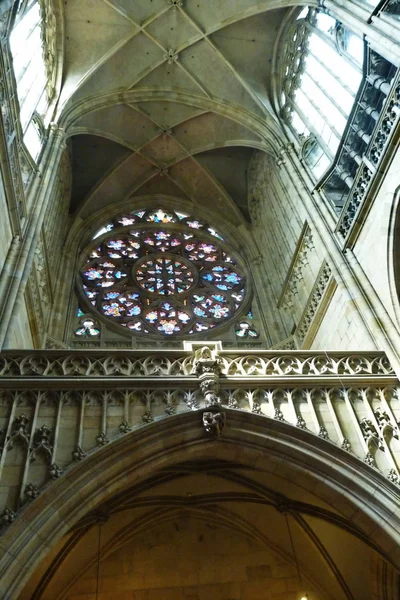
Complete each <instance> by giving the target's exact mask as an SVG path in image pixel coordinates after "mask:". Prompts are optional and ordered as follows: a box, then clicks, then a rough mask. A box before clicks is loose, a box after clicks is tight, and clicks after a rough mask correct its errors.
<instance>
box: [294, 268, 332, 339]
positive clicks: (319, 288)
mask: <svg viewBox="0 0 400 600" xmlns="http://www.w3.org/2000/svg"><path fill="white" fill-rule="evenodd" d="M331 277H332V269H331V268H330V266H329V265H328V263H324V265H323V266H322V268H321V270H320V273H319V276H318V278H317V281H316V284H315V285H314V289H313V291H312V292H311V295H310V298H309V300H308V302H307V306H306V308H305V310H304V312H303V315H302V317H301V320H300V323H299V325H298V327H297V329H296V337H297V339H298V340H299V342H300V343H303V342H304V340H305V338H306V337H307V334H308V332H309V330H310V328H311V325H312V323H313V320H314V317H315V315H316V314H317V312H318V309H319V307H320V304H321V301H322V299H323V297H324V294H325V291H326V289H327V287H328V284H329V282H330V280H331Z"/></svg>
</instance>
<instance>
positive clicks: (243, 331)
mask: <svg viewBox="0 0 400 600" xmlns="http://www.w3.org/2000/svg"><path fill="white" fill-rule="evenodd" d="M235 333H236V336H237V337H238V338H258V337H259V334H258V332H257V331H256V330H255V329H254V328H253V327H251V326H250V325H249V323H246V322H245V321H242V322H241V323H238V325H237V327H236V329H235Z"/></svg>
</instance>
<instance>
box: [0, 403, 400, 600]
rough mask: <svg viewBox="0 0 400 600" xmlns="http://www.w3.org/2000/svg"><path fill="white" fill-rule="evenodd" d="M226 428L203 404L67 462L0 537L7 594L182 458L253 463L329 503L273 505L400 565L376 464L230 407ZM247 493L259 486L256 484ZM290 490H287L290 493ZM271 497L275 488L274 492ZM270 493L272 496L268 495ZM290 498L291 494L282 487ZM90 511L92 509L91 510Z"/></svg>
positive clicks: (392, 516)
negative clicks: (309, 517) (208, 422)
mask: <svg viewBox="0 0 400 600" xmlns="http://www.w3.org/2000/svg"><path fill="white" fill-rule="evenodd" d="M227 423H228V424H227V428H226V430H225V433H224V436H223V437H222V438H220V439H212V438H211V439H210V438H209V437H208V436H207V434H206V433H205V432H204V430H203V427H202V424H201V412H199V411H195V412H188V413H184V414H180V415H176V416H172V417H169V418H168V419H164V420H162V421H158V422H154V423H152V424H150V425H147V426H145V427H142V428H139V429H138V430H136V431H135V432H132V433H129V434H127V435H124V436H122V437H120V438H118V439H116V440H115V441H113V442H111V443H110V444H108V445H107V446H105V447H104V448H102V449H100V450H98V451H96V452H95V453H93V454H91V455H89V456H88V457H87V458H86V459H85V460H83V461H81V462H80V463H79V464H77V465H75V466H74V467H72V468H71V469H70V470H69V471H67V472H66V473H65V475H64V476H62V477H61V478H60V479H58V480H57V481H56V482H53V483H51V484H50V485H49V487H48V488H47V489H46V490H45V491H44V492H43V494H42V495H41V496H40V497H39V498H38V499H37V500H35V501H33V502H32V503H30V504H28V505H26V506H25V508H24V509H23V511H22V512H21V513H20V516H19V517H18V519H17V520H16V522H15V523H13V524H12V525H11V526H10V527H9V528H8V530H6V531H5V533H4V536H3V538H2V540H1V548H2V550H3V555H2V558H1V559H0V578H1V581H2V589H3V594H4V597H5V598H17V597H18V595H19V594H20V593H21V591H22V589H23V588H24V586H25V585H26V583H27V581H28V580H29V577H30V575H31V574H32V573H34V572H35V570H36V569H37V567H38V565H39V564H40V563H41V561H42V560H43V559H44V558H45V557H46V555H48V553H49V551H50V550H51V549H52V547H54V545H55V544H56V543H57V542H58V541H59V540H60V539H61V538H62V536H64V535H65V534H67V533H68V532H69V531H70V530H71V529H73V528H76V526H77V524H78V522H79V521H81V520H82V519H84V518H85V517H86V518H87V517H88V516H89V522H90V514H92V515H93V511H96V510H97V511H98V510H99V509H101V506H102V505H104V504H105V503H107V502H108V503H110V502H112V501H113V498H115V497H117V496H118V494H122V493H124V490H126V489H127V488H129V487H130V486H132V485H136V486H138V485H140V484H142V483H143V482H146V480H147V484H146V485H149V482H150V483H151V482H153V483H154V481H155V480H157V477H158V476H159V475H158V474H159V472H160V470H164V472H166V471H168V470H171V468H173V467H174V466H176V465H178V464H180V463H182V461H184V462H185V463H191V464H193V463H196V462H197V463H199V462H201V461H203V462H205V461H206V462H208V463H210V464H211V465H215V464H216V463H217V462H218V461H226V462H229V463H234V464H236V465H239V466H242V467H252V468H255V469H258V470H259V471H263V472H265V473H270V474H271V476H272V474H274V473H277V472H278V473H279V477H280V478H281V479H282V480H284V481H286V482H287V483H286V484H288V483H289V482H290V486H291V487H290V491H291V490H293V494H294V493H295V490H296V488H297V487H298V488H299V489H300V488H301V489H306V490H308V491H309V492H311V493H312V494H314V496H315V497H316V498H318V499H319V501H321V502H325V503H327V504H329V509H323V508H321V507H318V506H314V507H313V508H311V509H310V508H307V506H306V505H304V503H300V504H299V503H298V502H297V501H296V499H294V500H293V498H292V499H290V498H289V500H291V501H290V502H289V503H288V502H287V500H288V498H285V497H282V494H279V493H278V494H277V495H276V498H275V502H278V501H280V504H278V503H277V505H276V508H277V509H278V510H280V511H289V512H291V513H293V514H297V513H301V512H303V513H305V514H307V511H310V510H311V512H312V513H313V518H317V519H321V520H323V521H324V520H325V521H327V522H328V521H329V522H331V523H334V524H335V525H337V526H338V527H339V528H340V529H341V530H343V531H345V530H347V532H348V533H351V534H352V535H353V536H356V537H357V538H358V539H360V540H362V541H364V542H365V543H367V544H368V545H369V546H370V547H371V548H373V549H374V550H375V552H377V553H378V554H379V555H380V556H382V557H383V558H384V559H385V560H386V561H387V562H388V563H389V564H391V565H393V567H394V568H395V569H399V567H400V550H399V531H400V523H399V515H398V496H397V493H396V489H395V487H394V486H393V485H392V484H391V483H390V482H388V481H387V480H386V479H385V478H384V477H383V476H382V475H380V474H379V473H378V472H376V473H375V471H373V470H371V469H370V468H368V467H367V466H363V465H362V463H360V461H359V460H358V459H357V458H356V457H354V456H352V455H350V454H349V453H346V452H345V451H343V450H341V449H340V448H337V447H335V446H334V445H333V444H331V443H329V442H326V441H324V440H321V439H318V438H315V437H314V436H313V437H312V440H313V444H312V445H311V444H310V440H311V438H310V434H309V433H308V432H306V431H303V430H298V429H294V428H293V427H290V426H289V425H287V424H285V423H282V422H279V421H273V420H270V419H265V420H264V419H263V420H262V422H260V420H259V419H258V417H257V416H256V415H251V414H246V413H244V412H242V411H234V410H227ZM252 487H253V493H256V492H257V487H259V484H257V482H255V483H253V484H252ZM293 494H292V495H293ZM272 496H273V494H272ZM272 496H271V497H270V498H269V500H268V501H269V502H271V501H272ZM288 496H289V494H288ZM92 518H93V517H92Z"/></svg>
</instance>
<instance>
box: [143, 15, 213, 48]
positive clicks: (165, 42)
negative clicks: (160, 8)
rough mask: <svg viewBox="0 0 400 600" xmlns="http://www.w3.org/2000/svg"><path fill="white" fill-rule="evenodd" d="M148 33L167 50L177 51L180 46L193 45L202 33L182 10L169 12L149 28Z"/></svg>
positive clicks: (147, 28) (153, 22)
mask: <svg viewBox="0 0 400 600" xmlns="http://www.w3.org/2000/svg"><path fill="white" fill-rule="evenodd" d="M146 32H147V33H149V34H150V35H151V36H152V37H153V38H155V39H156V40H157V41H158V42H159V43H160V44H161V45H162V46H163V48H165V49H166V50H169V49H172V50H176V49H178V48H179V47H180V46H186V45H188V44H192V43H193V42H194V41H196V40H197V39H198V38H199V37H201V36H202V34H201V32H200V31H199V30H198V29H197V28H196V27H194V26H193V24H192V23H191V22H190V21H189V19H187V18H186V17H185V14H184V13H183V12H181V11H180V10H168V11H167V12H165V13H164V14H163V15H161V16H160V17H159V18H158V19H156V20H155V21H152V23H150V24H149V25H148V26H147V27H146Z"/></svg>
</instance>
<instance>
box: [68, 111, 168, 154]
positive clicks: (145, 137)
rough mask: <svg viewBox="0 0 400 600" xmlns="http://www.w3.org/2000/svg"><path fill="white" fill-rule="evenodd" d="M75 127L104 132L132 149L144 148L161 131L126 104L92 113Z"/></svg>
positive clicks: (80, 120)
mask: <svg viewBox="0 0 400 600" xmlns="http://www.w3.org/2000/svg"><path fill="white" fill-rule="evenodd" d="M75 126H76V127H86V128H88V129H95V130H97V131H102V132H103V133H104V135H106V136H107V135H110V136H113V137H117V138H119V139H120V140H121V142H126V144H127V145H128V146H129V147H130V148H140V147H141V146H144V144H146V143H147V142H148V141H149V140H151V139H152V138H153V137H155V136H156V135H157V134H158V133H159V131H160V129H159V127H157V126H156V125H155V124H154V123H153V122H152V121H151V120H150V119H149V118H147V117H146V116H145V115H143V114H142V113H141V112H139V111H137V110H135V109H134V108H132V107H131V106H127V105H125V104H117V105H114V106H109V107H107V108H103V109H101V110H97V111H94V112H91V113H89V114H87V115H85V116H84V117H82V118H81V119H79V120H78V121H77V122H76V124H75Z"/></svg>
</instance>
